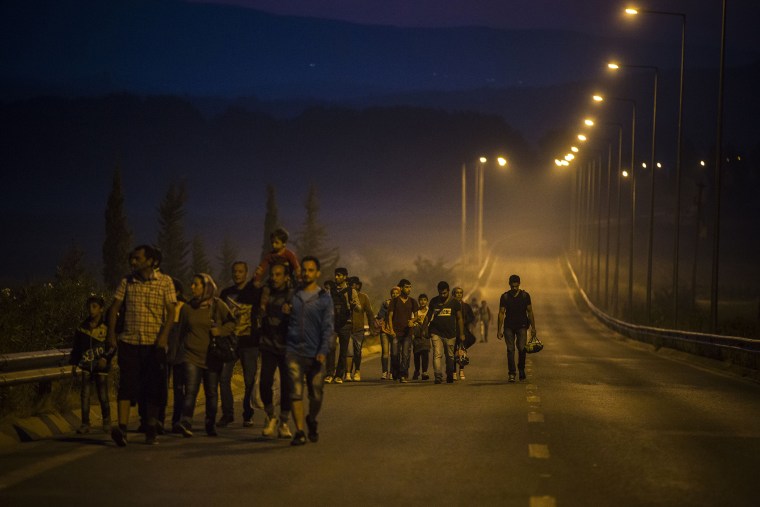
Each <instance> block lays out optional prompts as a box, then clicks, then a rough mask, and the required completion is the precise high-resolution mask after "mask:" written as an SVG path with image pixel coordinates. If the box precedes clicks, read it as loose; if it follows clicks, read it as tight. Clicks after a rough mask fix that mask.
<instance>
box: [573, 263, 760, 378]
mask: <svg viewBox="0 0 760 507" xmlns="http://www.w3.org/2000/svg"><path fill="white" fill-rule="evenodd" d="M565 263H566V265H567V269H568V271H569V272H570V276H571V277H572V279H573V282H574V284H575V288H576V289H577V290H578V293H579V294H580V296H581V298H582V299H583V301H584V303H585V304H586V306H587V307H588V308H589V310H590V311H591V313H593V314H594V316H595V317H596V318H597V319H599V321H601V322H602V323H603V324H605V325H606V326H607V327H609V328H610V329H612V330H614V331H616V332H618V333H620V334H622V335H623V336H627V337H629V338H632V339H634V340H638V341H641V342H645V343H650V344H652V345H654V346H655V347H658V348H659V347H667V348H671V349H675V350H680V351H683V352H688V353H690V354H696V355H699V356H703V357H708V358H710V359H717V360H719V361H725V362H728V363H730V364H732V365H735V366H738V367H740V368H743V369H747V370H752V373H751V374H750V375H751V376H753V377H755V378H760V340H753V339H751V338H742V337H739V336H723V335H714V334H705V333H695V332H692V331H679V330H675V329H661V328H656V327H649V326H639V325H635V324H630V323H628V322H624V321H622V320H618V319H616V318H614V317H612V316H610V315H607V314H606V313H604V312H603V311H602V310H600V309H599V308H597V307H596V305H594V303H592V302H591V300H590V299H589V298H588V296H587V295H586V292H585V291H584V290H583V288H582V287H581V285H580V283H579V282H578V277H577V276H576V274H575V271H574V270H573V266H572V264H571V263H570V260H569V259H568V258H567V256H565Z"/></svg>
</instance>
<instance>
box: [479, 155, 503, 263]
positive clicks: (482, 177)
mask: <svg viewBox="0 0 760 507" xmlns="http://www.w3.org/2000/svg"><path fill="white" fill-rule="evenodd" d="M478 161H479V162H480V164H479V165H478V172H477V174H476V178H475V185H476V189H475V192H476V198H477V204H478V239H477V241H478V266H480V265H481V264H482V262H483V195H484V194H485V163H486V162H488V159H487V158H486V157H480V159H478ZM496 162H497V163H498V164H499V167H506V165H507V159H505V158H504V157H496Z"/></svg>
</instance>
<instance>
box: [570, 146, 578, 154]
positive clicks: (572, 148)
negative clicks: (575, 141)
mask: <svg viewBox="0 0 760 507" xmlns="http://www.w3.org/2000/svg"><path fill="white" fill-rule="evenodd" d="M570 151H572V152H573V153H578V152H579V151H580V150H579V149H578V148H576V147H575V146H571V147H570Z"/></svg>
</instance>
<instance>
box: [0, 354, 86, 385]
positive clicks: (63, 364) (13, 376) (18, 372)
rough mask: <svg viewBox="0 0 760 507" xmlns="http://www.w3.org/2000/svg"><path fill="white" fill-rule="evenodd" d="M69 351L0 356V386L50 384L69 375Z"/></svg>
mask: <svg viewBox="0 0 760 507" xmlns="http://www.w3.org/2000/svg"><path fill="white" fill-rule="evenodd" d="M70 355H71V349H54V350H43V351H39V352H18V353H14V354H2V355H0V386H12V385H19V384H30V383H35V382H50V381H53V380H58V379H61V378H64V377H67V376H70V375H71V366H70V365H69V356H70Z"/></svg>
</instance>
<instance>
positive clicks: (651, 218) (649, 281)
mask: <svg viewBox="0 0 760 507" xmlns="http://www.w3.org/2000/svg"><path fill="white" fill-rule="evenodd" d="M608 67H609V68H610V69H612V70H617V69H619V68H621V67H625V68H632V69H649V70H653V71H654V91H653V93H652V95H653V96H652V151H651V158H650V162H651V165H650V170H651V171H652V174H651V179H650V181H651V185H650V196H649V240H648V247H647V287H646V291H647V294H646V315H647V323H648V324H651V322H652V253H653V246H654V181H655V178H654V177H655V169H656V165H655V163H656V162H655V160H656V159H655V157H656V153H657V85H658V81H659V76H660V69H659V68H657V67H655V66H653V65H622V64H616V63H610V64H609V65H608ZM631 169H633V168H631Z"/></svg>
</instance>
